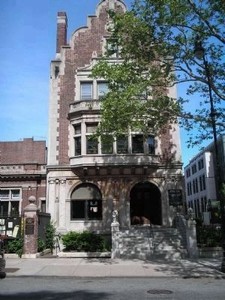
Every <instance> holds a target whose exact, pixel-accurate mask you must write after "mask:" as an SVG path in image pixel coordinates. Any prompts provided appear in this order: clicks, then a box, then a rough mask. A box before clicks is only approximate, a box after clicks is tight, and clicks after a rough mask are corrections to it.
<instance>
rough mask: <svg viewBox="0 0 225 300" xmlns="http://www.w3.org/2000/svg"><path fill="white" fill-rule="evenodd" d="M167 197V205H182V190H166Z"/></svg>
mask: <svg viewBox="0 0 225 300" xmlns="http://www.w3.org/2000/svg"><path fill="white" fill-rule="evenodd" d="M168 196H169V205H172V206H178V205H182V204H183V202H182V190H178V189H171V190H168Z"/></svg>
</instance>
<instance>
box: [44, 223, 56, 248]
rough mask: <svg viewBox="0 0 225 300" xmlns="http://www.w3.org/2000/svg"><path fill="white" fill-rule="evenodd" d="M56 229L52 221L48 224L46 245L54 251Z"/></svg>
mask: <svg viewBox="0 0 225 300" xmlns="http://www.w3.org/2000/svg"><path fill="white" fill-rule="evenodd" d="M55 233H56V229H55V226H54V225H53V223H52V222H50V223H49V224H48V225H47V226H46V230H45V247H46V249H50V250H51V252H53V249H54V239H55Z"/></svg>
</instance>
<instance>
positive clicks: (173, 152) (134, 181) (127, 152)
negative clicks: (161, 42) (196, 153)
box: [47, 0, 182, 233]
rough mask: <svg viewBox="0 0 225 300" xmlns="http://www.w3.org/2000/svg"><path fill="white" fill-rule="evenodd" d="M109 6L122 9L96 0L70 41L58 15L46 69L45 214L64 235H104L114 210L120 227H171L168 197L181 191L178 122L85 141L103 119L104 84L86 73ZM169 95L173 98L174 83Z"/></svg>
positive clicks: (102, 39) (102, 40)
mask: <svg viewBox="0 0 225 300" xmlns="http://www.w3.org/2000/svg"><path fill="white" fill-rule="evenodd" d="M109 8H110V9H117V10H120V11H125V10H126V6H125V4H124V2H123V1H122V0H102V1H100V3H99V4H98V5H97V7H96V12H95V15H93V16H89V17H88V19H87V25H86V26H85V27H82V28H78V29H77V30H76V31H74V33H73V34H72V36H71V37H70V40H69V42H68V43H67V15H66V13H65V12H59V13H58V16H57V47H56V56H55V59H54V60H52V62H51V71H50V72H51V76H50V77H51V79H50V103H49V144H48V162H47V180H48V190H47V211H48V212H50V213H51V217H52V219H53V220H54V221H55V224H56V227H57V230H58V231H59V232H62V233H63V232H67V231H69V230H95V231H99V232H103V231H104V232H108V231H110V228H111V221H112V211H113V210H115V209H116V210H118V213H119V223H120V224H121V226H123V227H130V226H132V225H134V224H140V225H142V224H148V223H150V222H151V224H155V225H159V226H171V224H172V221H173V216H174V215H173V214H174V209H173V206H172V205H171V202H170V200H171V199H172V197H173V195H174V194H176V191H179V192H181V190H182V183H181V181H182V163H181V153H180V137H179V128H178V126H177V124H169V125H168V126H167V128H166V129H165V130H164V131H163V132H161V134H160V136H155V137H153V136H150V137H149V139H147V140H144V139H143V135H142V134H141V133H133V132H131V133H130V136H129V137H128V138H125V137H124V138H122V139H121V140H119V139H118V140H117V141H115V142H114V143H113V144H112V145H111V147H105V145H104V144H103V143H101V141H99V143H97V142H95V141H93V140H92V139H90V136H91V134H92V133H93V132H94V131H95V129H96V127H97V125H98V122H99V121H100V101H101V100H100V98H101V95H102V93H104V91H106V90H107V82H105V81H104V80H102V79H99V80H93V79H90V77H89V75H90V74H91V70H92V67H93V65H94V64H95V63H96V61H97V60H98V58H99V57H100V56H101V54H102V53H103V52H104V49H105V46H106V41H107V37H108V34H109V33H108V32H107V25H108V24H109V19H108V14H107V10H108V9H109ZM111 59H113V58H111ZM115 61H116V60H115ZM168 94H169V95H170V96H172V97H176V89H175V87H172V88H171V89H169V90H168ZM171 191H172V193H171ZM174 191H175V193H173V192H174Z"/></svg>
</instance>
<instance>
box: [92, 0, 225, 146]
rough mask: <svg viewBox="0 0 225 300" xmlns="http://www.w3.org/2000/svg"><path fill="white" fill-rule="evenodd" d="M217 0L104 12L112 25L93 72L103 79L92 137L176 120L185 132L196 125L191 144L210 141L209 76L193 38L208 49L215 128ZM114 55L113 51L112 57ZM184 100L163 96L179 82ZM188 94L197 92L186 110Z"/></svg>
mask: <svg viewBox="0 0 225 300" xmlns="http://www.w3.org/2000/svg"><path fill="white" fill-rule="evenodd" d="M224 13H225V5H224V0H201V1H199V0H198V1H194V0H157V1H155V0H134V2H133V6H132V10H131V11H128V12H126V13H124V14H122V13H116V12H114V11H110V12H109V14H110V17H111V19H112V24H113V25H112V26H111V28H109V31H110V38H109V40H108V45H110V47H108V48H107V51H106V54H105V56H103V57H102V59H101V60H100V62H99V63H98V64H97V65H96V66H95V68H94V70H93V76H94V77H99V76H100V77H103V78H105V79H106V80H107V81H108V82H109V92H108V93H107V94H106V95H105V96H104V100H103V101H102V105H101V108H102V122H101V124H100V127H99V131H98V134H100V135H103V134H105V133H108V132H111V133H114V135H119V134H121V133H124V132H125V131H127V130H128V128H138V129H140V130H141V131H143V132H144V133H149V131H151V133H154V132H157V131H158V130H159V129H160V128H162V127H163V126H164V125H165V124H167V123H168V122H174V121H176V119H177V117H179V120H180V121H181V123H182V125H183V126H185V127H186V129H188V130H190V133H191V129H192V127H193V126H194V127H195V128H196V126H197V127H198V129H199V130H198V134H197V136H195V137H194V139H193V137H192V136H191V135H190V142H191V143H192V144H193V143H196V144H197V143H201V142H202V140H205V139H207V138H211V137H212V135H211V128H212V127H211V118H210V106H209V93H208V80H207V76H206V72H205V66H204V62H203V60H199V59H197V58H196V57H195V56H194V45H195V42H196V37H198V38H199V39H200V40H201V41H202V44H203V46H204V49H205V53H206V54H207V61H208V66H209V73H210V85H211V87H212V91H213V99H214V105H215V108H216V120H217V129H218V132H222V131H223V130H224V122H223V119H224V108H223V105H221V103H223V104H224V102H223V101H224V100H225V47H224V46H225V38H224V37H225V29H224V28H225V27H224ZM118 53H119V56H118V55H117V54H118ZM184 83H185V86H184V88H185V89H186V91H187V97H188V98H189V99H182V98H179V99H178V100H177V101H176V100H175V95H173V94H172V95H168V93H167V91H168V88H170V87H173V86H174V85H175V84H181V85H182V84H184ZM193 95H198V96H199V101H198V104H196V103H195V107H196V109H195V111H194V113H193V111H189V110H188V109H187V108H188V107H189V105H184V104H185V102H187V101H191V100H192V98H193Z"/></svg>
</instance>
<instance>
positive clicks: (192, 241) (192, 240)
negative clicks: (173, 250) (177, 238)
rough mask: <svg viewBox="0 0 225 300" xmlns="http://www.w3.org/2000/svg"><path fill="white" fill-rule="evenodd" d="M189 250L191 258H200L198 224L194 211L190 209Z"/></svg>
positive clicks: (188, 222) (187, 231)
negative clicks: (194, 217)
mask: <svg viewBox="0 0 225 300" xmlns="http://www.w3.org/2000/svg"><path fill="white" fill-rule="evenodd" d="M186 237H187V250H188V254H189V257H190V258H198V256H199V253H198V246H197V234H196V222H195V220H194V219H193V212H192V209H191V208H189V209H188V220H187V226H186Z"/></svg>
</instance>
